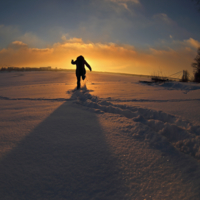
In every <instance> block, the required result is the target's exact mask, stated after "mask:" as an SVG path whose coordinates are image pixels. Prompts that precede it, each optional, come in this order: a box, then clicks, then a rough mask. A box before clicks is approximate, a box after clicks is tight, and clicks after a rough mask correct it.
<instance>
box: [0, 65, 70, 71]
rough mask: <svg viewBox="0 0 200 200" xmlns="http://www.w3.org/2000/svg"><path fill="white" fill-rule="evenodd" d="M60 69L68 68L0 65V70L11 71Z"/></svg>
mask: <svg viewBox="0 0 200 200" xmlns="http://www.w3.org/2000/svg"><path fill="white" fill-rule="evenodd" d="M60 70H68V69H57V68H51V66H48V67H1V68H0V72H4V71H7V72H11V71H60Z"/></svg>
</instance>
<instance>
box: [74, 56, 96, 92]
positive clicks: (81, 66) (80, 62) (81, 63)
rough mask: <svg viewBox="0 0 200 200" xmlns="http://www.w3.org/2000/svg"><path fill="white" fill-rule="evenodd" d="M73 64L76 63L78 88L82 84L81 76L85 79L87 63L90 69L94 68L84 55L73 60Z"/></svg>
mask: <svg viewBox="0 0 200 200" xmlns="http://www.w3.org/2000/svg"><path fill="white" fill-rule="evenodd" d="M71 64H72V65H76V78H77V89H80V86H81V77H82V79H83V80H85V77H86V76H85V74H86V70H85V65H86V66H87V67H88V68H89V70H90V71H92V68H91V67H90V65H89V64H88V63H87V62H86V60H85V59H84V57H83V56H79V57H77V59H76V60H75V61H74V60H72V61H71Z"/></svg>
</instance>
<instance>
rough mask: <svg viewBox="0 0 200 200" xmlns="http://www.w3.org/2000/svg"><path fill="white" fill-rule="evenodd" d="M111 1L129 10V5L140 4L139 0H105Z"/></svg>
mask: <svg viewBox="0 0 200 200" xmlns="http://www.w3.org/2000/svg"><path fill="white" fill-rule="evenodd" d="M107 1H110V2H113V3H116V4H117V5H118V6H121V7H123V8H125V9H126V10H128V11H130V8H129V5H130V4H131V5H141V3H140V1H139V0H107Z"/></svg>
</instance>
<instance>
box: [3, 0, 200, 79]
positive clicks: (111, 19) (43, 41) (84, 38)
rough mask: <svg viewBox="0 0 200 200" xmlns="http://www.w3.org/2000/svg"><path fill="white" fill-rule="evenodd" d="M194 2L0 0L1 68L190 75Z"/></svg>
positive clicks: (197, 15) (196, 14)
mask: <svg viewBox="0 0 200 200" xmlns="http://www.w3.org/2000/svg"><path fill="white" fill-rule="evenodd" d="M199 25H200V11H198V6H197V5H196V4H195V1H192V0H173V1H171V0H170V1H169V0H1V1H0V67H6V66H15V67H42V66H52V67H53V68H55V67H57V68H67V69H72V68H74V66H73V65H71V59H76V57H77V56H79V55H83V56H84V57H85V59H86V60H87V61H88V63H89V64H90V65H91V66H92V69H93V70H94V71H109V72H123V73H133V74H147V75H153V74H157V73H162V75H166V76H169V75H171V74H173V73H176V72H179V71H181V70H188V71H189V72H190V73H191V74H192V67H191V63H192V62H193V60H194V58H195V56H196V54H197V48H198V47H200V26H199Z"/></svg>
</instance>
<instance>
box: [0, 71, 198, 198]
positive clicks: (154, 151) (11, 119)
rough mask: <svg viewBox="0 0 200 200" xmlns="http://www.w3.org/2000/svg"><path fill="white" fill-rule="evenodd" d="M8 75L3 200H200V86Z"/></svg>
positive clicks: (3, 89)
mask: <svg viewBox="0 0 200 200" xmlns="http://www.w3.org/2000/svg"><path fill="white" fill-rule="evenodd" d="M139 80H141V81H148V80H149V79H148V78H147V77H139V76H128V75H119V74H108V73H95V72H91V73H89V72H88V73H87V78H86V80H85V81H84V83H82V88H81V90H79V91H77V90H76V89H75V87H76V77H75V73H74V72H71V71H69V72H66V71H65V72H11V73H0V159H1V160H0V199H3V200H4V199H5V200H7V199H9V200H10V199H13V200H14V199H15V200H16V199H20V200H23V199H26V200H27V199H34V200H35V199H48V200H49V199H56V200H57V199H58V200H59V199H70V200H71V199H85V200H88V199H95V200H96V199H100V200H104V199H120V200H121V199H127V200H129V199H134V200H135V199H136V200H137V199H138V200H140V199H141V200H144V199H146V200H148V199H158V200H160V199H169V200H171V199H188V200H189V199H190V200H191V199H195V200H196V199H200V114H199V113H200V85H199V84H194V83H179V82H171V83H170V82H168V83H163V84H151V85H148V84H144V83H140V82H139Z"/></svg>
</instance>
